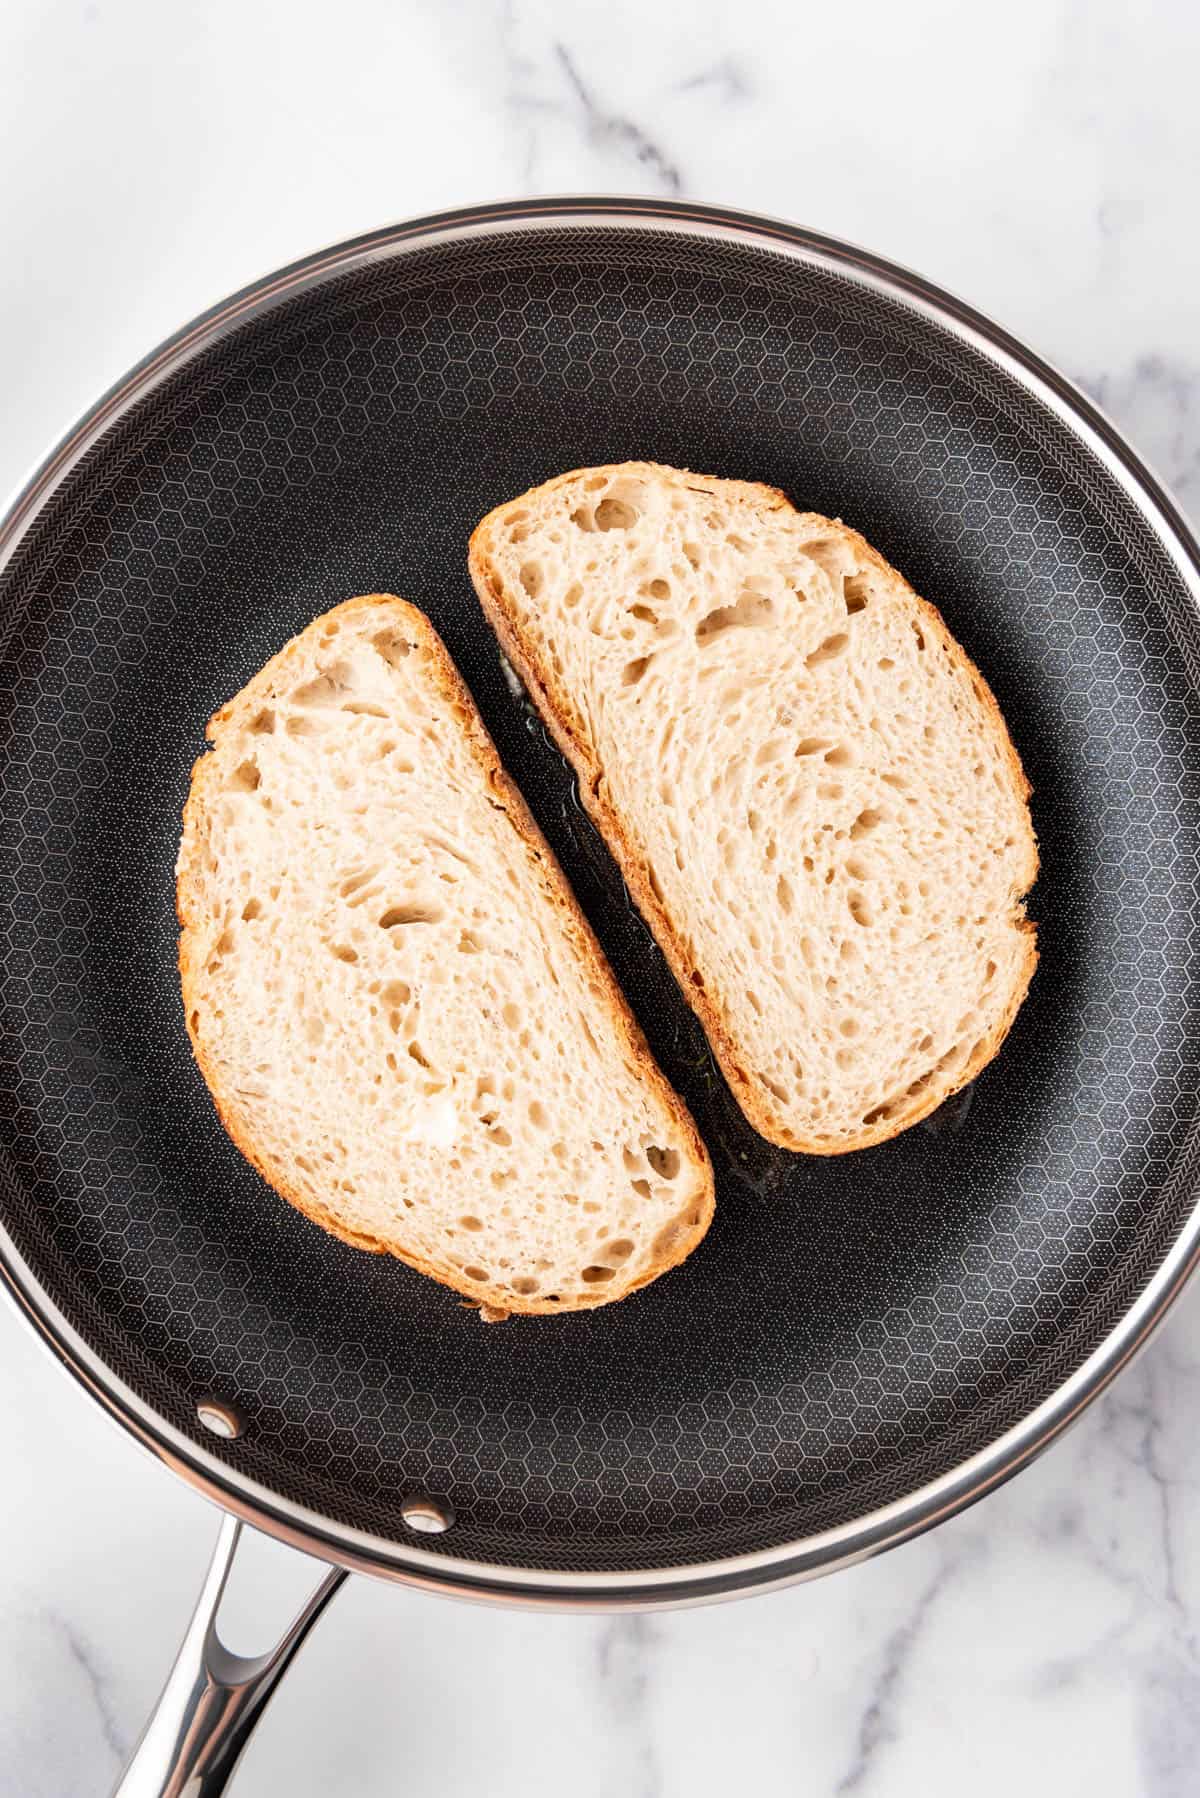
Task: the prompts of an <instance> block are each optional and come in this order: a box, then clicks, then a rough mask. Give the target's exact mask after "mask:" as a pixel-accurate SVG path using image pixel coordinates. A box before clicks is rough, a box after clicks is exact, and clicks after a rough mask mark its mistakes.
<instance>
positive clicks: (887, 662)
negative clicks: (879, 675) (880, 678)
mask: <svg viewBox="0 0 1200 1798" xmlns="http://www.w3.org/2000/svg"><path fill="white" fill-rule="evenodd" d="M895 666H896V663H895V660H894V659H893V657H891V656H880V658H879V667H880V669H881V670H882V672H883V673H884V674H886V673H887V672H888V670H889V669H890V668H894V667H895Z"/></svg>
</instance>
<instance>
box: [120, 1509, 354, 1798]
mask: <svg viewBox="0 0 1200 1798" xmlns="http://www.w3.org/2000/svg"><path fill="white" fill-rule="evenodd" d="M241 1533H242V1526H241V1524H240V1523H239V1522H238V1520H237V1519H236V1518H235V1517H226V1518H225V1519H224V1521H223V1522H222V1524H221V1533H220V1535H219V1536H218V1537H217V1546H216V1548H215V1549H214V1551H213V1558H212V1562H211V1564H210V1566H209V1569H208V1573H207V1574H206V1576H205V1580H204V1585H203V1588H202V1589H201V1593H200V1597H199V1599H198V1600H197V1603H196V1609H195V1610H194V1611H193V1613H192V1620H191V1622H190V1623H189V1624H188V1627H187V1633H186V1635H185V1636H184V1638H183V1641H182V1642H181V1643H180V1646H179V1653H178V1654H177V1655H176V1657H175V1665H174V1666H173V1667H172V1669H171V1672H170V1676H169V1678H168V1680H167V1683H166V1685H165V1686H164V1687H163V1689H162V1696H161V1697H160V1698H159V1701H158V1703H157V1704H156V1705H155V1707H154V1711H153V1714H152V1715H151V1717H150V1721H149V1722H148V1723H147V1725H146V1727H145V1729H144V1730H143V1731H142V1734H141V1738H140V1740H139V1741H138V1745H137V1747H136V1748H135V1749H134V1751H133V1757H132V1759H131V1760H130V1762H129V1765H128V1767H126V1769H125V1771H124V1773H123V1774H122V1775H121V1778H120V1779H119V1780H118V1781H117V1784H116V1786H115V1788H114V1790H113V1798H217V1794H218V1793H220V1792H223V1791H224V1790H225V1788H226V1786H227V1785H228V1784H229V1781H230V1780H231V1779H232V1777H233V1774H234V1771H235V1769H236V1767H237V1763H238V1761H239V1760H240V1758H241V1754H242V1750H243V1749H244V1748H245V1746H246V1743H247V1742H248V1741H249V1739H250V1735H251V1732H252V1731H253V1729H254V1726H255V1724H256V1723H257V1722H258V1720H259V1718H260V1717H261V1716H262V1713H263V1711H264V1710H265V1708H266V1706H267V1703H268V1701H269V1700H270V1697H271V1694H272V1692H274V1690H275V1688H276V1686H277V1685H278V1684H279V1682H280V1680H281V1679H282V1678H283V1676H284V1674H285V1673H286V1672H287V1670H288V1668H289V1667H290V1666H291V1664H292V1658H293V1656H294V1655H295V1654H296V1651H297V1650H298V1649H299V1647H300V1644H301V1643H302V1642H303V1641H304V1638H305V1637H306V1636H307V1634H308V1632H309V1630H310V1629H311V1628H312V1626H313V1624H314V1623H315V1622H316V1621H317V1618H318V1617H319V1616H320V1615H321V1612H322V1611H323V1610H324V1609H325V1606H326V1605H327V1604H328V1603H329V1600H330V1599H331V1598H332V1597H333V1595H334V1593H335V1592H336V1591H337V1589H338V1587H339V1586H340V1585H341V1583H342V1581H343V1580H344V1579H345V1577H346V1575H345V1573H344V1572H343V1571H342V1569H341V1568H338V1567H334V1568H331V1569H330V1571H329V1573H328V1574H327V1575H326V1576H325V1578H324V1579H323V1580H322V1581H321V1584H320V1585H319V1586H318V1587H317V1589H316V1591H315V1592H314V1593H313V1595H312V1597H311V1598H310V1599H309V1601H308V1603H307V1604H306V1605H305V1606H304V1609H303V1610H302V1611H301V1612H300V1614H299V1616H298V1617H297V1618H296V1621H295V1622H294V1623H293V1624H292V1626H291V1628H290V1629H289V1630H288V1631H287V1633H286V1635H284V1636H283V1637H282V1639H281V1640H280V1641H279V1642H278V1643H277V1644H276V1646H275V1647H274V1648H272V1649H269V1650H268V1651H267V1653H266V1654H260V1655H252V1656H250V1655H240V1654H231V1653H230V1651H229V1650H228V1649H227V1648H226V1647H225V1645H224V1644H223V1643H222V1641H221V1639H220V1637H219V1636H218V1635H217V1613H218V1611H219V1610H220V1608H221V1599H222V1596H223V1594H224V1591H225V1584H226V1581H227V1580H228V1578H229V1573H230V1569H231V1568H232V1566H233V1561H234V1556H235V1555H236V1553H237V1545H238V1538H239V1537H240V1536H241Z"/></svg>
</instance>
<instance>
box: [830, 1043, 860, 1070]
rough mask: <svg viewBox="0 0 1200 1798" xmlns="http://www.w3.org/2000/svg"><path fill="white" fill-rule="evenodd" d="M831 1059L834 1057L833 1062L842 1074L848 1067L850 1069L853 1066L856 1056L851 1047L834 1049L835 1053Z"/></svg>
mask: <svg viewBox="0 0 1200 1798" xmlns="http://www.w3.org/2000/svg"><path fill="white" fill-rule="evenodd" d="M833 1059H834V1062H835V1064H836V1065H837V1066H838V1067H839V1068H840V1069H841V1070H842V1073H843V1074H844V1073H846V1072H847V1070H848V1069H850V1068H852V1067H853V1066H854V1063H855V1061H856V1059H857V1057H856V1056H855V1053H854V1050H853V1049H838V1050H837V1051H836V1053H835V1054H834V1057H833Z"/></svg>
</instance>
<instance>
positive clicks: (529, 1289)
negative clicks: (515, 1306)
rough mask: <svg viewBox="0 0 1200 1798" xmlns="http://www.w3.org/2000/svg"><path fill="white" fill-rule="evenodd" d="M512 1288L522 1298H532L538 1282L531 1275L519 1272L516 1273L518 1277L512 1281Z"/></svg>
mask: <svg viewBox="0 0 1200 1798" xmlns="http://www.w3.org/2000/svg"><path fill="white" fill-rule="evenodd" d="M512 1289H513V1291H514V1292H515V1293H516V1294H517V1295H518V1297H520V1298H523V1299H528V1298H532V1297H533V1295H534V1293H535V1292H536V1291H537V1289H538V1283H537V1281H536V1280H535V1279H533V1278H532V1276H531V1275H529V1274H520V1275H518V1277H517V1278H516V1279H515V1280H513V1281H512Z"/></svg>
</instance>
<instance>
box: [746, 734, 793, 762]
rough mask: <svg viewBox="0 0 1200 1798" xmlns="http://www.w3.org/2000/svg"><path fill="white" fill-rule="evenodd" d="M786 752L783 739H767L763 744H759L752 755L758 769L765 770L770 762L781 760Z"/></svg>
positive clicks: (785, 744) (785, 743) (786, 748)
mask: <svg viewBox="0 0 1200 1798" xmlns="http://www.w3.org/2000/svg"><path fill="white" fill-rule="evenodd" d="M787 751H788V746H787V741H786V739H785V738H783V737H768V738H767V740H766V742H765V743H760V744H759V746H758V748H757V750H756V751H755V754H754V760H755V763H756V764H757V766H758V767H760V768H765V767H767V766H768V765H769V764H770V763H771V762H778V761H780V760H782V758H783V757H784V756H785V755H786V754H787Z"/></svg>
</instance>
